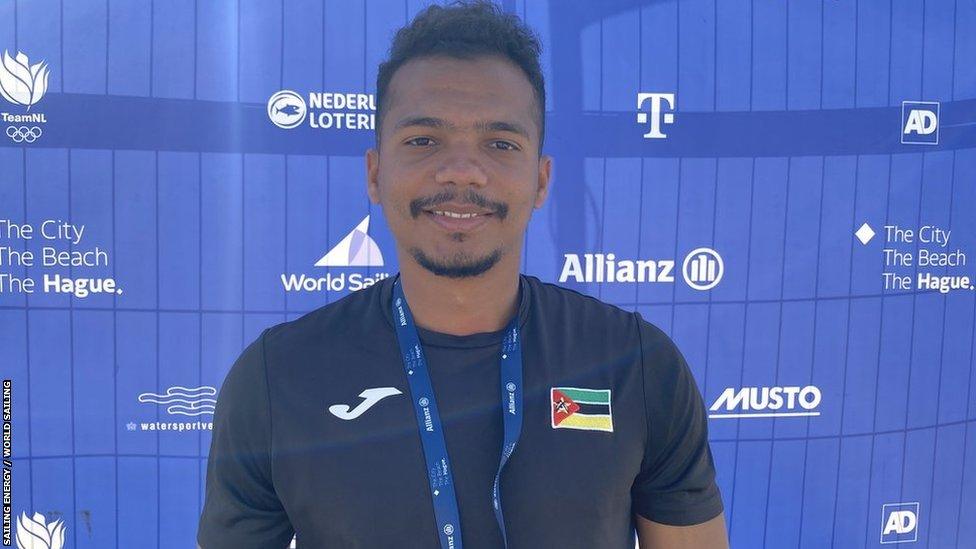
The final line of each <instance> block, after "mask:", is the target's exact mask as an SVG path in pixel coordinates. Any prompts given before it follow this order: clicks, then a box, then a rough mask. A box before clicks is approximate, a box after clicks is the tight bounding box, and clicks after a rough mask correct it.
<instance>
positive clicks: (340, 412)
mask: <svg viewBox="0 0 976 549" xmlns="http://www.w3.org/2000/svg"><path fill="white" fill-rule="evenodd" d="M399 394H403V393H401V392H400V390H399V389H397V388H396V387H373V388H372V389H366V390H365V391H363V392H361V393H359V397H360V398H362V399H363V401H362V402H360V403H359V406H356V407H355V408H353V409H351V410H350V409H349V405H348V404H333V405H332V406H329V412H330V413H331V414H332V415H334V416H335V417H337V418H339V419H345V420H350V419H356V418H357V417H359V416H361V415H363V412H365V411H366V410H369V409H370V408H372V407H373V405H374V404H376V403H377V402H379V401H381V400H383V399H384V398H386V397H388V396H393V395H399Z"/></svg>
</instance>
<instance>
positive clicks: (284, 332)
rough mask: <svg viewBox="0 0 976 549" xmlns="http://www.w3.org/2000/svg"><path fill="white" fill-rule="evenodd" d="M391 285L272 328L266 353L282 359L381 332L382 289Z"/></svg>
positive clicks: (349, 296) (379, 285)
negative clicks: (333, 343) (295, 352)
mask: <svg viewBox="0 0 976 549" xmlns="http://www.w3.org/2000/svg"><path fill="white" fill-rule="evenodd" d="M390 282H391V280H390V279H384V280H382V281H380V282H378V283H376V284H373V285H372V286H368V287H366V288H363V289H361V290H356V291H354V292H351V293H349V294H347V295H345V296H343V297H342V298H340V299H338V300H336V301H334V302H332V303H328V304H326V305H323V306H321V307H319V308H317V309H314V310H312V311H309V312H307V313H305V314H304V315H302V316H300V317H298V318H296V319H293V320H289V321H286V322H281V323H278V324H275V325H273V326H271V327H270V328H268V329H267V330H266V331H265V333H264V347H265V349H266V352H267V353H268V354H269V355H270V354H275V355H279V354H280V353H282V352H288V351H296V350H302V349H306V348H309V347H316V346H319V345H322V344H323V343H326V342H328V341H349V339H350V338H353V339H356V338H361V337H362V334H368V333H371V332H374V331H375V330H377V329H378V328H381V325H380V323H383V322H385V321H384V320H383V317H382V313H383V307H382V306H381V299H382V298H381V294H382V289H383V285H384V284H389V283H390Z"/></svg>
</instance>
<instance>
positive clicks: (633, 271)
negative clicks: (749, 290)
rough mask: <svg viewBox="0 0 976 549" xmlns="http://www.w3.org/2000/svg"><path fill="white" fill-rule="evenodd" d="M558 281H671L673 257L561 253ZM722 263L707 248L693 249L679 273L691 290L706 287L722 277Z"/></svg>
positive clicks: (723, 269)
mask: <svg viewBox="0 0 976 549" xmlns="http://www.w3.org/2000/svg"><path fill="white" fill-rule="evenodd" d="M563 257H564V258H565V259H564V261H563V269H562V272H561V273H560V274H559V282H566V281H567V280H570V279H572V280H575V281H576V282H586V283H591V282H598V283H617V282H619V283H641V282H662V283H673V282H674V266H675V260H673V259H617V256H616V254H613V253H607V254H582V256H581V255H580V254H563ZM724 274H725V263H724V262H723V261H722V256H721V255H719V253H718V252H716V251H715V250H713V249H711V248H696V249H694V250H692V251H691V252H689V253H688V254H687V255H686V256H685V258H684V261H683V262H682V264H681V276H682V278H683V279H684V281H685V283H686V284H688V286H689V287H691V288H694V289H695V290H710V289H712V288H714V287H715V286H716V285H718V283H719V282H720V281H721V280H722V276H723V275H724Z"/></svg>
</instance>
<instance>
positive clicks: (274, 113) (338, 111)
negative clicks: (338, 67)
mask: <svg viewBox="0 0 976 549" xmlns="http://www.w3.org/2000/svg"><path fill="white" fill-rule="evenodd" d="M307 98H308V99H307V100H306V99H305V98H303V97H302V95H301V94H299V93H298V92H295V91H292V90H281V91H278V92H275V93H274V94H273V95H272V96H271V97H270V98H268V118H269V119H270V120H271V122H273V123H274V125H276V126H278V127H279V128H282V129H285V130H290V129H292V128H297V127H299V126H302V125H303V123H304V122H305V121H306V120H307V121H308V126H309V127H312V128H316V129H322V130H372V129H373V125H374V123H375V116H376V115H375V113H376V98H375V96H374V95H373V94H371V93H338V92H309V93H308V95H307Z"/></svg>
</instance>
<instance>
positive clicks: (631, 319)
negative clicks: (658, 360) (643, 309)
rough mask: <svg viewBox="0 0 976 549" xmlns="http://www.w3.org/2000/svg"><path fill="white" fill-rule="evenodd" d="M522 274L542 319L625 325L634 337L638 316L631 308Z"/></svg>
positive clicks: (616, 326)
mask: <svg viewBox="0 0 976 549" xmlns="http://www.w3.org/2000/svg"><path fill="white" fill-rule="evenodd" d="M523 276H524V277H525V279H526V281H527V282H528V283H529V285H530V287H531V289H532V299H533V301H534V303H533V305H537V310H539V311H540V312H541V314H543V315H545V317H546V319H548V320H564V321H566V322H575V323H579V324H581V325H589V326H592V325H596V324H599V325H602V326H604V327H606V328H613V329H618V330H619V329H626V330H628V331H629V332H630V333H631V334H632V335H634V336H635V337H636V328H637V321H638V319H639V318H640V317H639V316H638V315H636V314H635V313H634V312H632V311H628V310H626V309H623V308H621V307H618V306H616V305H613V304H612V303H607V302H605V301H601V300H600V299H598V298H596V297H593V296H591V295H587V294H584V293H581V292H578V291H576V290H573V289H571V288H566V287H564V286H559V285H558V284H554V283H552V282H544V281H542V280H540V279H539V278H537V277H535V276H532V275H523Z"/></svg>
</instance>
